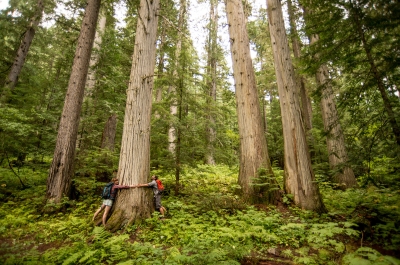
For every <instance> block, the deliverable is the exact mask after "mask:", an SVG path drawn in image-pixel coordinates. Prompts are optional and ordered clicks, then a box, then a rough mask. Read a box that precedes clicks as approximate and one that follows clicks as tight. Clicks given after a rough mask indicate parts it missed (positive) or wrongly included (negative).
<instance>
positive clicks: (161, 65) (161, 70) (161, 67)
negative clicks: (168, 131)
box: [154, 17, 166, 119]
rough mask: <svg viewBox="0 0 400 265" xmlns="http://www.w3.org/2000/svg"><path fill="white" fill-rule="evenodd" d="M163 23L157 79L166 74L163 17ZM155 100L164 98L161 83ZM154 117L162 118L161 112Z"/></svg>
mask: <svg viewBox="0 0 400 265" xmlns="http://www.w3.org/2000/svg"><path fill="white" fill-rule="evenodd" d="M161 20H162V22H161V24H162V32H161V34H160V35H161V36H160V37H161V38H160V45H159V47H158V54H159V55H160V57H159V61H158V66H157V79H159V78H163V75H164V60H165V51H164V46H165V39H166V25H165V24H166V23H165V19H163V18H162V17H161ZM155 94H156V95H155V102H157V103H158V102H161V100H162V94H163V86H162V85H161V84H160V85H159V86H158V88H157V90H156V93H155ZM154 117H155V118H156V119H160V118H161V115H160V113H158V112H156V113H155V114H154Z"/></svg>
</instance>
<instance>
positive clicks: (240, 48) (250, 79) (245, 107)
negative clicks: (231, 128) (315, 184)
mask: <svg viewBox="0 0 400 265" xmlns="http://www.w3.org/2000/svg"><path fill="white" fill-rule="evenodd" d="M225 4H226V13H227V18H228V24H229V37H230V49H231V57H232V65H233V73H234V80H235V92H236V104H237V114H238V123H239V135H240V170H239V179H238V182H239V185H240V186H241V188H242V193H243V196H244V198H245V199H247V200H254V199H256V198H257V197H259V196H260V194H259V193H258V191H256V190H255V188H254V186H253V185H252V183H253V180H255V178H257V177H258V170H259V169H260V168H264V169H266V171H267V172H266V173H267V175H268V176H269V177H271V178H270V184H271V185H270V187H276V185H275V184H276V183H275V180H274V179H273V178H272V177H273V172H272V168H271V164H270V160H269V156H268V151H267V141H266V139H265V135H264V130H263V120H262V116H261V110H260V105H259V100H258V92H257V87H256V81H255V74H254V69H253V65H252V61H251V56H250V47H249V38H248V35H247V30H246V22H245V21H246V20H245V16H244V12H243V6H242V1H241V0H226V2H225ZM266 196H267V198H265V200H266V201H269V202H271V203H275V202H276V201H277V200H278V197H279V195H278V192H277V191H271V192H269V193H268V194H267V195H266Z"/></svg>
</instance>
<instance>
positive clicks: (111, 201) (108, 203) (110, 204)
mask: <svg viewBox="0 0 400 265" xmlns="http://www.w3.org/2000/svg"><path fill="white" fill-rule="evenodd" d="M113 202H114V201H113V200H110V199H106V200H103V205H105V206H110V207H111V206H112V205H113Z"/></svg>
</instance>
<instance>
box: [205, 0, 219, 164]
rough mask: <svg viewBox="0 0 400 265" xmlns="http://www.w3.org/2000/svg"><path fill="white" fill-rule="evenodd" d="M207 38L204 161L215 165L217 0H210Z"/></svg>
mask: <svg viewBox="0 0 400 265" xmlns="http://www.w3.org/2000/svg"><path fill="white" fill-rule="evenodd" d="M208 34H209V39H208V55H207V56H208V60H207V61H208V63H207V71H208V77H207V78H208V80H209V81H208V82H207V87H208V91H209V95H208V96H209V97H208V104H207V105H208V125H207V153H206V163H207V164H208V165H215V158H214V144H215V140H216V137H217V132H216V128H215V117H214V115H213V112H214V110H215V103H216V100H217V58H216V56H217V41H218V40H217V36H218V2H217V3H216V1H215V0H210V23H209V33H208Z"/></svg>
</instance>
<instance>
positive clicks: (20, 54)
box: [5, 0, 44, 90]
mask: <svg viewBox="0 0 400 265" xmlns="http://www.w3.org/2000/svg"><path fill="white" fill-rule="evenodd" d="M43 10H44V5H43V0H38V3H37V7H36V12H35V15H34V16H33V17H32V19H31V23H30V25H29V27H28V29H27V30H26V32H25V34H24V38H23V40H22V41H21V44H20V46H19V48H18V51H17V54H16V56H15V60H14V63H13V65H12V67H11V70H10V73H9V74H8V77H7V79H6V83H5V87H6V88H8V89H10V90H12V89H13V88H14V87H15V85H16V84H17V81H18V77H19V74H20V73H21V70H22V67H23V66H24V63H25V59H26V56H27V54H28V52H29V48H30V47H31V43H32V40H33V37H34V36H35V33H36V28H37V26H38V25H39V22H40V20H41V18H42V15H43Z"/></svg>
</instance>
